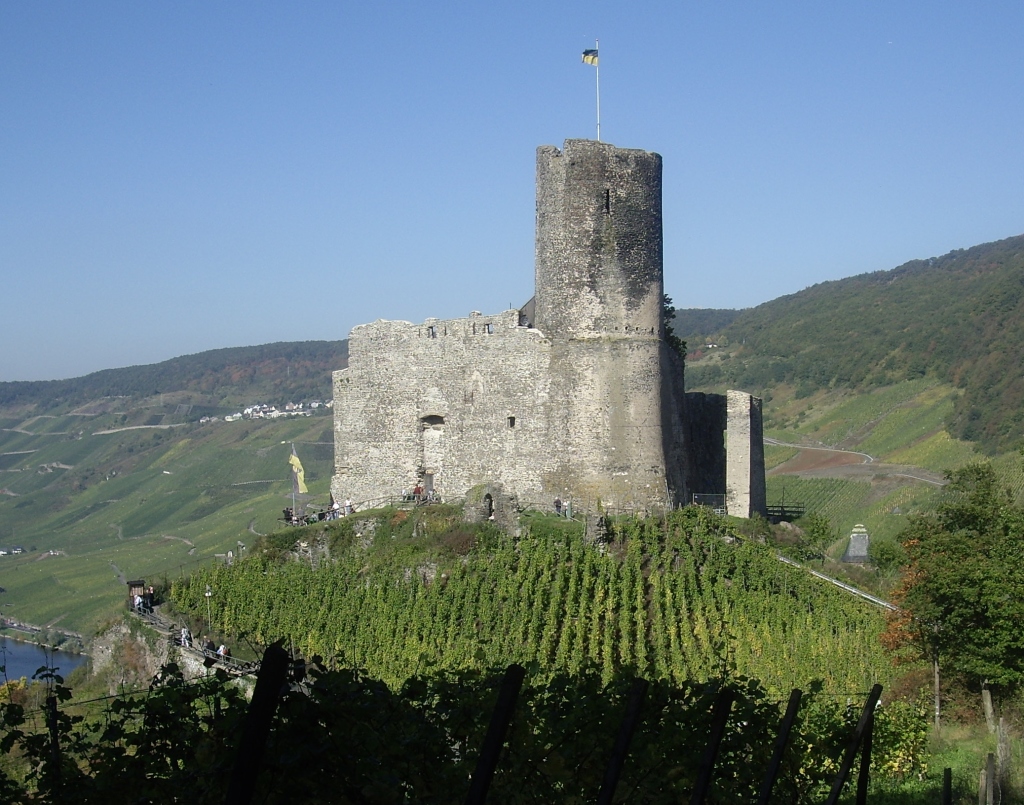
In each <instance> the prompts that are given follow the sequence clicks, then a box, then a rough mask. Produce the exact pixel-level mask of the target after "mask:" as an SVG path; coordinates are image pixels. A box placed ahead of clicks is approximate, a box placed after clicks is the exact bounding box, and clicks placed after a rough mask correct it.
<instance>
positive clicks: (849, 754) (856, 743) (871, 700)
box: [825, 685, 882, 805]
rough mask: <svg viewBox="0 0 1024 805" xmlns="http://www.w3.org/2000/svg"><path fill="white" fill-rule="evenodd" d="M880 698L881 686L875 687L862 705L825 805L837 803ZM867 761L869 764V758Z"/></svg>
mask: <svg viewBox="0 0 1024 805" xmlns="http://www.w3.org/2000/svg"><path fill="white" fill-rule="evenodd" d="M881 696H882V686H881V685H875V686H874V687H873V688H871V692H870V693H869V694H868V700H867V701H866V702H865V703H864V709H863V710H862V711H861V714H860V721H858V722H857V728H856V729H855V730H854V731H853V737H852V738H851V739H850V743H849V745H848V746H847V747H846V753H845V754H844V755H843V762H842V764H841V765H840V767H839V773H838V774H837V775H836V779H835V782H833V783H832V791H831V792H830V793H829V795H828V799H827V800H825V805H836V803H837V802H838V801H839V795H840V794H841V793H842V791H843V786H844V785H845V784H846V778H847V777H848V776H849V775H850V769H851V768H852V767H853V760H854V758H855V757H856V756H857V749H858V748H860V744H861V740H862V739H863V737H864V732H865V731H866V730H867V728H868V722H869V721H871V719H872V717H873V716H874V712H875V706H876V705H877V704H878V700H879V698H881ZM868 761H869V762H870V758H869V759H868Z"/></svg>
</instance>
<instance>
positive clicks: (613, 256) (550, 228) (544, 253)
mask: <svg viewBox="0 0 1024 805" xmlns="http://www.w3.org/2000/svg"><path fill="white" fill-rule="evenodd" d="M663 295H664V286H663V269H662V224H661V157H660V156H659V155H658V154H654V153H650V152H648V151H640V150H634V149H623V148H616V147H615V146H613V145H610V144H608V143H601V142H595V141H593V140H567V141H566V142H565V145H564V148H563V150H561V151H559V150H558V149H557V148H555V147H553V146H542V147H541V148H539V149H537V235H536V297H535V312H534V319H535V321H534V324H535V326H536V327H537V328H538V329H539V330H540V331H541V332H542V333H543V334H544V336H545V337H547V338H548V339H550V343H551V376H550V383H551V387H550V397H549V399H550V400H551V406H550V410H549V429H550V440H551V444H552V446H553V447H554V455H553V461H552V464H551V470H550V472H549V473H548V477H546V478H545V479H544V487H545V488H546V489H548V490H550V491H552V492H560V491H564V493H565V494H574V495H577V496H582V497H584V498H587V499H590V500H596V499H600V500H601V501H602V502H603V503H605V504H608V505H611V506H614V507H624V508H628V507H636V508H651V507H658V506H664V505H671V504H672V503H673V502H674V501H675V498H676V497H677V490H676V489H675V488H674V487H676V486H677V485H676V484H675V483H673V479H668V480H667V476H666V444H665V439H664V434H663V414H666V413H668V412H663V410H662V409H663V403H665V402H666V400H664V399H663V397H664V396H665V395H664V394H663V388H662V358H663V356H662V351H663V350H664V349H665V348H666V347H665V345H664V343H663V341H662V326H663V325H662V300H663ZM670 487H673V488H672V489H670Z"/></svg>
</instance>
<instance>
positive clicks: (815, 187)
mask: <svg viewBox="0 0 1024 805" xmlns="http://www.w3.org/2000/svg"><path fill="white" fill-rule="evenodd" d="M1022 35H1024V3H1020V2H987V3H979V4H967V3H964V2H942V1H941V0H940V1H938V2H936V1H935V0H929V2H924V1H923V0H914V1H911V0H906V1H905V2H893V0H884V2H874V1H873V0H871V1H867V2H866V1H865V0H858V2H855V3H854V2H845V3H841V2H824V1H823V0H815V1H814V2H791V1H790V0H778V1H777V2H772V3H764V2H754V0H746V1H745V2H735V1H730V0H725V1H724V2H714V3H712V2H700V3H697V2H693V0H665V2H632V3H624V2H621V0H620V2H614V3H612V2H601V1H600V0H597V1H595V0H589V1H588V2H569V3H557V2H556V3H552V2H536V1H535V0H517V2H515V3H488V2H471V3H469V2H452V1H451V0H449V2H446V3H444V4H441V3H424V2H400V3H399V2H388V0H381V1H380V2H374V3H354V2H347V3H341V2H295V3H275V4H270V3H253V2H246V3H241V2H214V3H210V2H195V3H189V2H176V3H149V2H134V0H132V1H131V2H129V1H128V0H125V2H119V3H114V2H102V0H91V1H90V2H77V1H76V2H48V1H47V0H40V1H39V2H17V1H16V0H0V282H2V289H3V293H2V297H0V299H2V315H0V380H30V379H46V378H58V377H71V376H77V375H81V374H85V373H87V372H91V371H95V370H98V369H104V368H112V367H116V366H127V365H131V364H139V363H152V362H155V361H159V360H164V359H166V358H171V357H174V356H177V355H182V354H186V353H191V352H199V351H202V350H206V349H213V348H217V347H226V346H241V345H249V344H259V343H266V342H271V341H291V340H306V339H340V338H344V337H345V336H346V335H347V334H348V331H349V330H350V329H351V327H352V326H354V325H356V324H359V323H362V322H366V321H372V320H373V319H377V318H391V319H408V320H411V321H422V320H423V319H424V318H426V317H428V316H437V317H451V316H462V315H466V314H468V312H469V311H470V310H482V311H484V312H485V313H487V312H496V311H498V310H502V309H505V308H507V307H508V306H509V305H510V304H514V305H517V306H518V305H520V304H522V303H523V302H525V301H526V300H527V299H528V298H529V297H530V296H531V295H532V292H533V224H534V196H533V182H534V153H535V149H536V147H537V146H538V145H541V144H553V145H561V144H562V141H563V140H564V139H566V138H572V137H593V136H594V117H595V112H594V68H593V67H590V66H587V65H584V64H582V63H581V60H580V54H581V53H582V51H583V49H584V48H588V47H593V44H594V40H595V38H600V40H601V111H602V121H601V122H602V132H601V133H602V139H604V140H606V141H608V142H611V143H614V144H616V145H620V146H624V147H632V148H645V149H648V150H652V151H657V152H659V153H661V154H662V155H663V157H664V168H665V176H664V180H665V203H664V210H665V273H666V290H667V291H668V293H669V294H670V295H671V296H673V297H674V298H675V302H676V304H677V306H679V307H714V308H724V307H732V308H736V307H750V306H754V305H757V304H760V303H762V302H765V301H768V300H770V299H774V298H776V297H778V296H781V295H783V294H788V293H793V292H795V291H799V290H800V289H802V288H805V287H807V286H809V285H813V284H814V283H817V282H821V281H824V280H828V279H837V278H840V277H846V276H851V275H854V274H859V273H862V272H865V271H875V270H880V269H889V268H893V267H895V266H897V265H899V264H901V263H903V262H905V261H907V260H910V259H914V258H918V257H931V256H935V255H940V254H944V253H946V252H948V251H950V250H951V249H955V248H962V247H967V246H972V245H974V244H977V243H983V242H986V241H991V240H997V239H999V238H1003V237H1008V236H1010V235H1016V234H1020V233H1021V232H1024V148H1022V144H1024V139H1022V137H1024V48H1022V47H1021V41H1022Z"/></svg>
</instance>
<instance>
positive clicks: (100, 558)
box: [0, 405, 333, 632]
mask: <svg viewBox="0 0 1024 805" xmlns="http://www.w3.org/2000/svg"><path fill="white" fill-rule="evenodd" d="M175 408H176V406H173V405H168V406H164V407H163V408H160V407H159V406H155V407H153V408H147V409H143V410H141V411H139V410H130V409H129V410H128V411H127V413H124V414H122V413H118V412H116V411H115V412H111V413H106V414H95V415H90V416H85V415H81V414H77V415H71V416H60V417H52V418H46V419H38V418H32V419H30V418H26V419H22V420H18V419H17V418H8V419H7V420H5V422H4V427H5V428H6V429H5V430H3V431H0V485H2V486H0V489H2V494H0V547H4V548H10V547H13V546H15V545H18V546H22V547H24V548H25V549H26V553H24V554H22V555H7V556H0V587H3V588H4V592H3V593H2V594H0V604H2V614H3V616H4V617H6V618H11V619H14V620H19V621H23V622H27V623H33V624H37V625H41V626H46V625H55V626H57V627H59V628H65V629H71V630H76V631H85V632H88V631H90V630H91V629H93V628H94V627H95V626H97V625H98V624H99V623H100V622H101V621H103V620H104V619H106V618H107V617H108V616H109V614H110V613H111V612H113V611H114V610H115V609H116V608H117V607H118V606H119V604H120V602H121V601H122V600H123V598H124V595H125V587H124V580H125V578H147V579H155V578H156V577H158V576H172V575H175V574H180V573H182V572H187V571H188V570H189V569H190V568H191V567H195V566H197V565H200V564H203V563H205V562H207V561H209V560H210V559H212V558H213V556H214V554H217V553H226V552H227V551H228V550H233V551H236V552H237V551H238V550H239V548H238V542H239V541H242V542H243V543H245V542H248V541H251V540H252V539H255V534H256V533H266V532H269V531H273V530H275V529H276V528H277V527H278V526H279V525H280V524H279V523H278V521H277V518H279V517H280V516H281V510H282V509H283V507H284V506H287V505H290V500H291V497H290V495H291V481H290V474H289V473H290V467H289V465H288V456H289V454H290V452H291V446H290V445H291V443H294V444H295V445H296V449H297V451H298V454H299V456H300V457H301V459H302V461H303V464H304V467H305V470H306V482H307V484H308V486H309V490H310V498H311V499H313V500H318V501H319V502H321V503H326V501H327V499H328V494H329V490H328V487H329V482H330V474H331V472H332V469H333V436H332V420H331V417H330V415H329V410H327V409H320V411H323V414H321V415H318V416H311V417H297V418H290V419H277V420H243V421H237V422H225V421H223V420H217V421H212V422H208V423H205V424H199V423H195V422H188V423H179V422H173V421H172V422H167V420H168V419H170V420H174V419H176V418H178V419H180V418H181V417H180V416H178V417H176V416H175V414H174V409H175ZM153 412H155V413H153ZM156 416H160V417H162V420H163V422H164V424H161V425H159V426H157V425H150V426H146V425H134V426H133V425H122V424H121V422H122V417H126V419H125V421H126V422H134V421H138V420H140V419H152V418H154V417H156ZM40 425H42V427H40ZM15 428H16V429H15ZM282 442H286V443H282ZM254 532H255V533H254Z"/></svg>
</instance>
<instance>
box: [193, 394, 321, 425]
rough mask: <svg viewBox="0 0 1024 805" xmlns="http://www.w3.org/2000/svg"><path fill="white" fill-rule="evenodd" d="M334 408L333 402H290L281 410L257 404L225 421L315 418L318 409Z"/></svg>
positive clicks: (208, 417)
mask: <svg viewBox="0 0 1024 805" xmlns="http://www.w3.org/2000/svg"><path fill="white" fill-rule="evenodd" d="M333 407H334V401H333V400H328V401H327V402H323V401H321V400H313V401H312V402H308V403H307V402H301V403H293V402H289V403H285V404H284V405H283V406H281V408H278V407H277V406H276V405H265V404H263V403H256V405H250V406H249V407H248V408H243V409H242V410H241V411H240V412H239V413H235V414H228V415H227V416H225V417H224V421H225V422H235V421H237V420H239V419H279V418H280V417H284V416H313V412H314V411H315V410H317V409H318V408H324V409H331V408H333ZM216 420H217V417H215V416H204V417H203V418H202V419H200V420H199V422H200V423H205V422H215V421H216Z"/></svg>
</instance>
